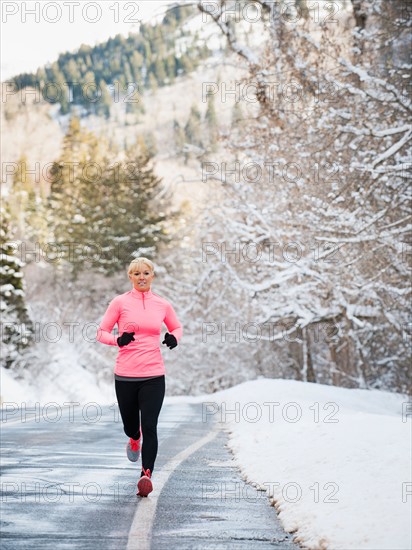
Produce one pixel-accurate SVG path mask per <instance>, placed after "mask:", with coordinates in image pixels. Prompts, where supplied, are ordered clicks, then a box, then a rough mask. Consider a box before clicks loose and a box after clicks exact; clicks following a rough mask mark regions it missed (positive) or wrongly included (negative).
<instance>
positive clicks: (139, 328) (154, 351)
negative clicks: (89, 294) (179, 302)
mask: <svg viewBox="0 0 412 550" xmlns="http://www.w3.org/2000/svg"><path fill="white" fill-rule="evenodd" d="M163 322H164V323H165V325H166V327H167V330H168V332H169V333H170V334H173V335H174V336H175V338H176V340H177V341H179V340H180V338H181V336H182V334H183V331H182V327H181V325H180V323H179V320H178V319H177V317H176V313H175V311H174V309H173V307H172V305H171V304H170V303H169V302H168V301H167V300H165V299H164V298H161V297H160V296H158V295H157V294H154V293H153V292H152V291H151V290H148V291H146V292H141V291H140V290H136V289H135V288H134V287H133V288H132V290H130V291H129V292H125V293H124V294H120V295H119V296H116V297H115V298H114V299H113V300H112V301H111V302H110V304H109V307H108V308H107V311H106V313H105V314H104V316H103V319H102V322H101V323H100V326H99V328H98V330H97V340H98V341H99V342H102V343H103V344H108V345H109V346H117V336H116V335H114V334H112V333H111V332H112V330H113V327H114V325H115V324H116V323H117V326H118V331H119V336H120V335H121V334H123V332H134V333H135V334H134V341H133V340H132V341H131V342H130V344H128V345H127V346H123V347H121V348H119V353H118V355H117V359H116V365H115V369H114V372H115V374H118V375H119V376H131V377H146V376H160V375H162V374H165V366H164V363H163V357H162V354H161V352H160V345H159V344H160V333H161V330H162V323H163Z"/></svg>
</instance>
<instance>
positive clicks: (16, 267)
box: [0, 205, 33, 368]
mask: <svg viewBox="0 0 412 550" xmlns="http://www.w3.org/2000/svg"><path fill="white" fill-rule="evenodd" d="M17 245H18V243H17V242H16V241H14V240H13V234H12V230H11V216H10V213H9V212H8V210H7V208H6V207H5V206H3V205H2V206H1V224H0V260H1V265H0V272H1V286H0V311H1V344H2V353H1V359H2V365H3V366H5V367H6V368H10V367H12V366H13V365H14V364H16V363H17V362H18V360H19V358H21V354H22V351H23V350H24V349H25V348H26V347H27V346H28V345H29V344H30V343H31V341H32V338H33V326H32V322H31V320H30V317H29V314H28V311H27V308H26V304H25V301H24V280H23V272H22V267H23V266H24V263H23V262H22V261H21V260H20V259H19V258H18V257H17V251H18V246H17Z"/></svg>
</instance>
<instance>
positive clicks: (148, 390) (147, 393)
mask: <svg viewBox="0 0 412 550" xmlns="http://www.w3.org/2000/svg"><path fill="white" fill-rule="evenodd" d="M114 383H115V390H116V397H117V402H118V403H119V409H120V415H121V417H122V421H123V429H124V433H125V434H126V435H127V436H128V437H131V438H132V439H139V436H140V420H139V411H140V415H141V422H142V435H143V444H142V467H143V468H144V469H145V470H147V468H149V470H150V471H151V472H153V468H154V463H155V460H156V455H157V446H158V445H157V419H158V417H159V413H160V409H161V408H162V404H163V398H164V396H165V377H164V375H162V376H156V378H150V379H149V380H140V381H136V382H133V381H123V380H122V381H120V380H115V381H114Z"/></svg>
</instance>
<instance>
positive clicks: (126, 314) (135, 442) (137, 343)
mask: <svg viewBox="0 0 412 550" xmlns="http://www.w3.org/2000/svg"><path fill="white" fill-rule="evenodd" d="M127 272H128V276H129V279H130V281H131V282H132V284H133V288H132V289H131V290H130V291H129V292H125V293H124V294H120V295H119V296H116V297H115V298H114V299H113V300H112V301H111V302H110V304H109V307H108V308H107V311H106V313H105V314H104V317H103V319H102V322H101V323H100V326H99V329H98V331H97V340H98V341H99V342H102V343H103V344H108V345H111V346H118V347H119V353H118V355H117V359H116V365H115V369H114V383H115V390H116V397H117V401H118V403H119V409H120V415H121V417H122V421H123V428H124V432H125V434H126V435H127V436H128V437H129V441H128V443H127V445H126V453H127V457H128V459H129V460H131V461H132V462H137V460H138V459H139V456H140V450H141V452H142V472H141V476H140V479H139V481H138V483H137V489H138V492H137V495H139V496H147V495H148V494H149V493H150V492H151V491H152V490H153V485H152V481H151V477H152V474H153V469H154V463H155V460H156V455H157V448H158V443H157V420H158V417H159V413H160V409H161V408H162V404H163V398H164V395H165V366H164V363H163V358H162V354H161V352H160V345H159V343H160V333H161V330H162V323H165V325H166V327H167V330H168V331H169V332H166V335H165V337H164V340H163V342H162V344H165V345H166V346H167V347H168V348H170V349H173V348H175V347H176V346H177V344H178V342H179V340H180V338H181V336H182V327H181V325H180V323H179V321H178V319H177V317H176V313H175V311H174V309H173V307H172V305H171V304H170V303H169V302H168V301H167V300H165V299H164V298H161V297H160V296H158V295H157V294H154V293H153V292H152V291H151V288H150V287H151V284H152V281H153V278H154V275H155V273H154V265H153V263H152V262H151V261H150V260H148V259H147V258H142V257H141V258H136V259H135V260H133V261H132V262H131V264H130V265H129V268H128V271H127ZM116 323H117V326H118V332H119V334H121V336H119V337H116V336H115V335H114V334H112V333H111V332H112V330H113V327H114V325H115V324H116ZM139 413H140V416H141V419H139ZM142 440H143V441H142Z"/></svg>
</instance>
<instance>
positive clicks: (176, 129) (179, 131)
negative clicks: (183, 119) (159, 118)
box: [173, 119, 186, 153]
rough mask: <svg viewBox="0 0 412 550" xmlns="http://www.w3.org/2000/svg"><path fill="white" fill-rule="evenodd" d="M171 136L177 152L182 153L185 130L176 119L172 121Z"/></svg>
mask: <svg viewBox="0 0 412 550" xmlns="http://www.w3.org/2000/svg"><path fill="white" fill-rule="evenodd" d="M173 136H174V142H175V147H176V151H177V153H183V148H184V145H185V143H186V136H185V131H184V129H183V128H182V127H181V126H180V124H179V122H178V121H177V120H176V119H174V121H173Z"/></svg>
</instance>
